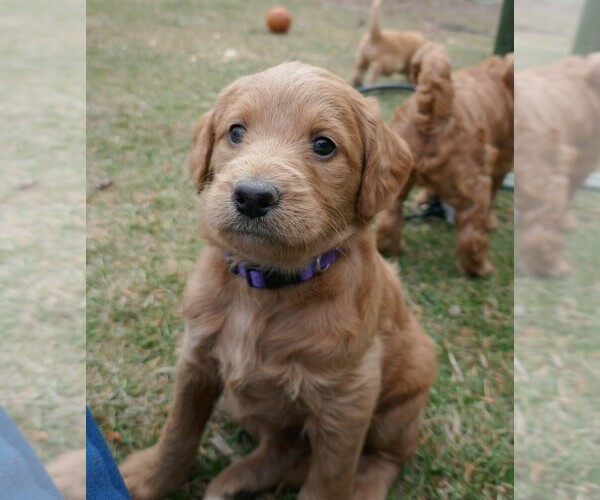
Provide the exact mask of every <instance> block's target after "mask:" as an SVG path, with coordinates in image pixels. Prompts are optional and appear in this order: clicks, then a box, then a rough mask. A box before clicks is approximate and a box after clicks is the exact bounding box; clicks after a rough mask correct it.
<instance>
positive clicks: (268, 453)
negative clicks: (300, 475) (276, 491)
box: [204, 429, 308, 500]
mask: <svg viewBox="0 0 600 500" xmlns="http://www.w3.org/2000/svg"><path fill="white" fill-rule="evenodd" d="M261 432H262V433H261V437H260V441H259V443H258V447H257V448H256V449H255V450H254V451H252V453H250V454H249V455H248V456H246V457H244V458H241V459H239V460H237V461H236V462H234V463H233V464H231V465H230V466H229V467H227V468H226V469H225V470H223V471H222V472H221V473H220V474H219V475H218V476H217V477H216V478H215V479H213V480H212V481H211V483H210V484H209V485H208V488H207V489H206V492H205V493H204V498H205V500H225V499H227V498H231V497H232V496H234V495H235V494H236V493H246V492H248V493H253V492H259V491H263V490H266V489H270V488H272V487H274V486H276V485H277V484H278V483H279V482H280V481H281V480H282V478H283V477H284V475H285V474H286V473H287V472H288V471H289V470H290V469H291V468H292V466H293V465H294V463H295V462H296V461H297V459H298V458H299V457H300V455H302V454H303V453H306V452H307V451H308V450H307V448H306V446H305V445H304V446H303V445H302V443H300V442H299V439H293V438H292V439H290V438H289V436H285V435H282V434H274V433H271V432H268V431H267V430H266V429H263V430H262V431H261Z"/></svg>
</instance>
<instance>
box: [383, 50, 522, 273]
mask: <svg viewBox="0 0 600 500" xmlns="http://www.w3.org/2000/svg"><path fill="white" fill-rule="evenodd" d="M513 68H514V60H513V57H512V55H509V56H506V57H491V58H489V59H487V60H486V61H484V62H482V63H480V64H478V65H476V66H472V67H469V68H466V69H462V70H460V71H456V72H452V71H451V67H450V59H449V57H448V54H447V52H446V50H445V48H444V47H443V46H441V45H439V44H434V43H429V44H427V45H425V46H423V47H422V48H421V49H419V51H418V52H417V53H416V54H415V56H414V58H413V61H412V63H411V65H410V76H411V79H413V81H414V82H415V83H416V91H415V93H414V95H413V96H411V97H410V98H409V99H408V100H407V101H406V102H405V103H404V104H402V105H401V106H399V107H398V108H396V110H395V112H394V117H393V119H392V128H393V129H394V130H395V131H396V132H397V133H398V134H399V135H400V136H401V137H403V138H404V139H405V140H406V141H407V142H408V144H409V146H410V148H411V150H412V152H413V155H414V157H415V166H414V169H415V172H414V175H413V177H412V180H414V182H416V183H417V184H419V185H421V186H423V187H424V188H425V189H426V192H427V194H428V196H433V195H437V196H439V197H440V198H441V199H442V200H443V201H444V202H445V203H448V204H449V205H451V206H452V207H453V208H454V210H455V211H456V225H457V255H458V266H459V269H460V270H461V271H462V272H463V273H465V274H467V275H469V276H484V275H486V274H488V273H490V272H491V271H492V270H493V267H492V264H491V262H490V261H489V259H488V257H487V254H488V246H489V244H488V234H487V231H488V229H489V228H490V227H493V225H494V224H495V221H494V219H493V216H492V214H491V211H490V208H491V205H492V202H493V200H494V197H495V194H496V192H497V190H498V188H499V187H500V185H501V184H502V180H503V179H504V177H505V176H506V174H507V173H508V172H509V171H510V169H511V167H512V159H513V158H512V157H513V104H514V97H513V87H512V82H513V77H512V73H513ZM408 192H409V187H408V186H405V188H404V190H403V193H402V195H401V199H399V200H398V201H397V202H396V203H395V205H394V206H392V207H391V208H389V209H387V210H386V211H385V212H383V213H382V214H380V216H379V218H378V245H379V248H380V250H382V251H384V252H388V253H394V252H398V251H400V250H401V246H402V241H401V229H402V204H403V203H402V202H403V201H404V197H406V195H407V194H408Z"/></svg>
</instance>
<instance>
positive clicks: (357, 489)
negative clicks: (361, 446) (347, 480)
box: [352, 455, 400, 500]
mask: <svg viewBox="0 0 600 500" xmlns="http://www.w3.org/2000/svg"><path fill="white" fill-rule="evenodd" d="M358 469H359V470H358V474H357V475H356V478H355V480H354V491H353V493H352V500H364V499H366V498H368V499H369V500H385V498H386V497H387V494H388V491H389V489H390V486H391V485H392V483H393V482H394V479H396V476H397V475H398V472H399V471H400V466H399V465H397V464H395V463H394V462H392V461H390V460H386V459H384V458H382V457H378V456H376V455H366V456H364V457H361V464H360V465H359V468H358Z"/></svg>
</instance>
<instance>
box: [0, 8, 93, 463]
mask: <svg viewBox="0 0 600 500" xmlns="http://www.w3.org/2000/svg"><path fill="white" fill-rule="evenodd" d="M0 20H1V24H2V37H1V38H0V66H1V67H2V78H1V79H0V120H1V122H2V132H1V133H0V176H1V178H2V184H1V186H0V227H1V228H2V233H1V235H0V344H1V346H2V347H1V349H0V381H1V382H0V404H1V405H2V406H4V407H5V408H6V410H7V411H8V413H9V414H10V415H11V416H12V417H13V419H14V420H15V421H16V422H17V424H18V425H19V427H20V429H21V431H22V432H23V433H24V434H25V435H26V437H27V438H28V439H29V441H30V442H31V443H32V445H33V446H34V449H35V450H36V452H37V453H38V455H39V456H40V457H41V458H42V460H44V461H46V460H48V459H50V458H52V457H53V456H54V455H56V454H57V453H59V452H61V451H65V450H68V449H72V448H81V447H83V446H84V442H85V441H84V439H85V412H84V410H85V91H84V88H85V50H84V44H85V31H84V30H85V12H84V5H82V4H81V2H77V1H71V0H60V1H57V2H53V5H52V7H49V6H48V4H47V2H43V1H40V0H38V1H30V2H19V1H16V0H12V1H8V2H3V3H2V7H1V8H0Z"/></svg>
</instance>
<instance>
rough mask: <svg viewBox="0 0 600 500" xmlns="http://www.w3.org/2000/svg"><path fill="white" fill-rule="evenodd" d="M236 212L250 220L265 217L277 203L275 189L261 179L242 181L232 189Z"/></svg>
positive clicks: (277, 198)
mask: <svg viewBox="0 0 600 500" xmlns="http://www.w3.org/2000/svg"><path fill="white" fill-rule="evenodd" d="M233 201H234V204H235V208H236V210H237V211H238V212H239V213H240V214H242V215H245V216H247V217H250V218H251V219H254V218H257V217H263V216H265V215H267V213H269V212H270V211H271V210H272V209H273V208H275V207H276V206H277V204H278V203H279V192H278V190H277V188H276V187H275V186H274V185H273V184H271V183H270V182H268V181H265V180H262V179H243V180H241V181H238V182H237V183H236V184H235V187H234V188H233Z"/></svg>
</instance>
